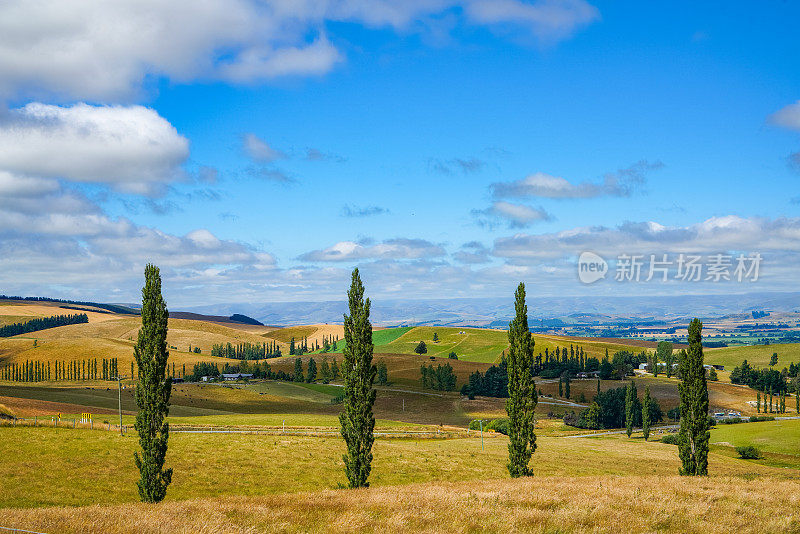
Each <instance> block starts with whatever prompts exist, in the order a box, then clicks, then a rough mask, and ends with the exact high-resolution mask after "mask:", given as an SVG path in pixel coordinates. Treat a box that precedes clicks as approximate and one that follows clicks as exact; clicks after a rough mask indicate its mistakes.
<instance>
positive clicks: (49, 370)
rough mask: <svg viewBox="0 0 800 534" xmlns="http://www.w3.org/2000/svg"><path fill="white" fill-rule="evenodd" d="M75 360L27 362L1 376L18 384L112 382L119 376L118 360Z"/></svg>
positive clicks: (7, 369)
mask: <svg viewBox="0 0 800 534" xmlns="http://www.w3.org/2000/svg"><path fill="white" fill-rule="evenodd" d="M100 361H101V360H98V359H97V358H94V359H91V360H73V361H68V362H60V361H56V362H52V367H51V362H49V361H48V362H42V361H38V360H33V361H30V360H26V361H25V362H21V363H11V364H8V365H6V366H5V367H3V369H2V370H1V371H0V376H2V378H3V380H11V381H17V382H44V381H62V380H112V379H114V377H116V376H118V375H119V367H118V365H119V361H118V360H117V358H110V359H106V358H103V359H102V365H101V364H100Z"/></svg>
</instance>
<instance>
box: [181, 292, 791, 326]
mask: <svg viewBox="0 0 800 534" xmlns="http://www.w3.org/2000/svg"><path fill="white" fill-rule="evenodd" d="M754 310H764V311H768V312H773V313H774V312H794V311H800V293H748V294H741V295H686V296H647V297H559V298H553V297H543V298H533V299H530V298H529V300H528V314H529V317H530V318H531V326H535V324H534V323H535V322H541V321H545V322H547V321H548V320H558V321H559V322H563V323H566V324H570V323H575V322H585V321H589V320H592V321H599V322H601V323H603V322H606V321H608V322H615V323H620V322H624V321H625V320H626V319H630V320H637V321H641V320H647V319H652V320H663V319H680V318H684V317H700V318H703V319H711V318H719V317H725V316H728V315H735V314H749V313H750V312H752V311H754ZM182 311H191V312H195V313H203V314H211V315H224V316H231V315H233V314H235V313H241V314H245V315H248V316H250V317H255V318H256V319H258V320H259V321H261V322H262V323H264V324H267V325H276V326H285V325H296V324H317V323H341V322H342V315H343V314H344V313H345V312H346V311H347V303H346V302H345V301H326V302H271V303H231V304H216V305H207V306H194V307H189V308H183V309H182ZM512 313H513V301H512V300H511V299H510V298H474V299H469V298H468V299H426V300H379V301H376V302H373V303H372V312H371V318H372V321H373V323H374V324H375V325H378V326H395V325H409V326H416V325H441V326H446V325H453V326H484V327H486V326H496V327H506V326H507V325H508V321H509V320H510V319H511V315H512Z"/></svg>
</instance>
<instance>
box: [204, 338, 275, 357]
mask: <svg viewBox="0 0 800 534" xmlns="http://www.w3.org/2000/svg"><path fill="white" fill-rule="evenodd" d="M191 349H192V347H189V351H190V352H191ZM211 356H213V357H215V358H228V359H230V360H264V359H266V358H280V357H281V348H280V347H279V346H278V342H277V341H270V342H269V343H267V342H264V343H249V342H248V343H237V344H236V345H233V344H231V343H224V344H223V343H215V344H214V345H212V346H211Z"/></svg>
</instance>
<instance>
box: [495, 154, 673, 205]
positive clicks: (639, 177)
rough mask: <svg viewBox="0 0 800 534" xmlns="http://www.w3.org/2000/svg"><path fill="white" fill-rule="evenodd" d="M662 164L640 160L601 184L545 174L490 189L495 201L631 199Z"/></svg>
mask: <svg viewBox="0 0 800 534" xmlns="http://www.w3.org/2000/svg"><path fill="white" fill-rule="evenodd" d="M663 166H664V164H663V163H661V162H658V161H657V162H655V163H650V162H648V161H644V160H642V161H639V162H637V163H635V164H634V165H631V166H630V167H627V168H625V169H619V170H617V171H616V172H613V173H607V174H606V175H605V176H604V177H603V180H602V181H600V182H580V183H572V182H570V181H568V180H567V179H565V178H562V177H560V176H552V175H550V174H545V173H543V172H537V173H535V174H531V175H530V176H527V177H525V178H523V179H521V180H515V181H513V182H496V183H493V184H492V185H491V186H490V189H491V191H492V195H493V196H494V197H495V198H526V197H538V198H556V199H568V198H597V197H603V196H610V197H629V196H631V195H633V194H634V193H635V192H636V191H637V190H639V189H640V188H641V186H642V185H644V184H645V182H646V181H647V174H648V173H649V172H651V171H654V170H658V169H661V168H662V167H663Z"/></svg>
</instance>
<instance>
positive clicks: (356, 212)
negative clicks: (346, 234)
mask: <svg viewBox="0 0 800 534" xmlns="http://www.w3.org/2000/svg"><path fill="white" fill-rule="evenodd" d="M385 213H389V210H388V209H386V208H382V207H380V206H351V205H349V204H345V205H344V206H342V211H341V214H342V217H371V216H373V215H383V214H385Z"/></svg>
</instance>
